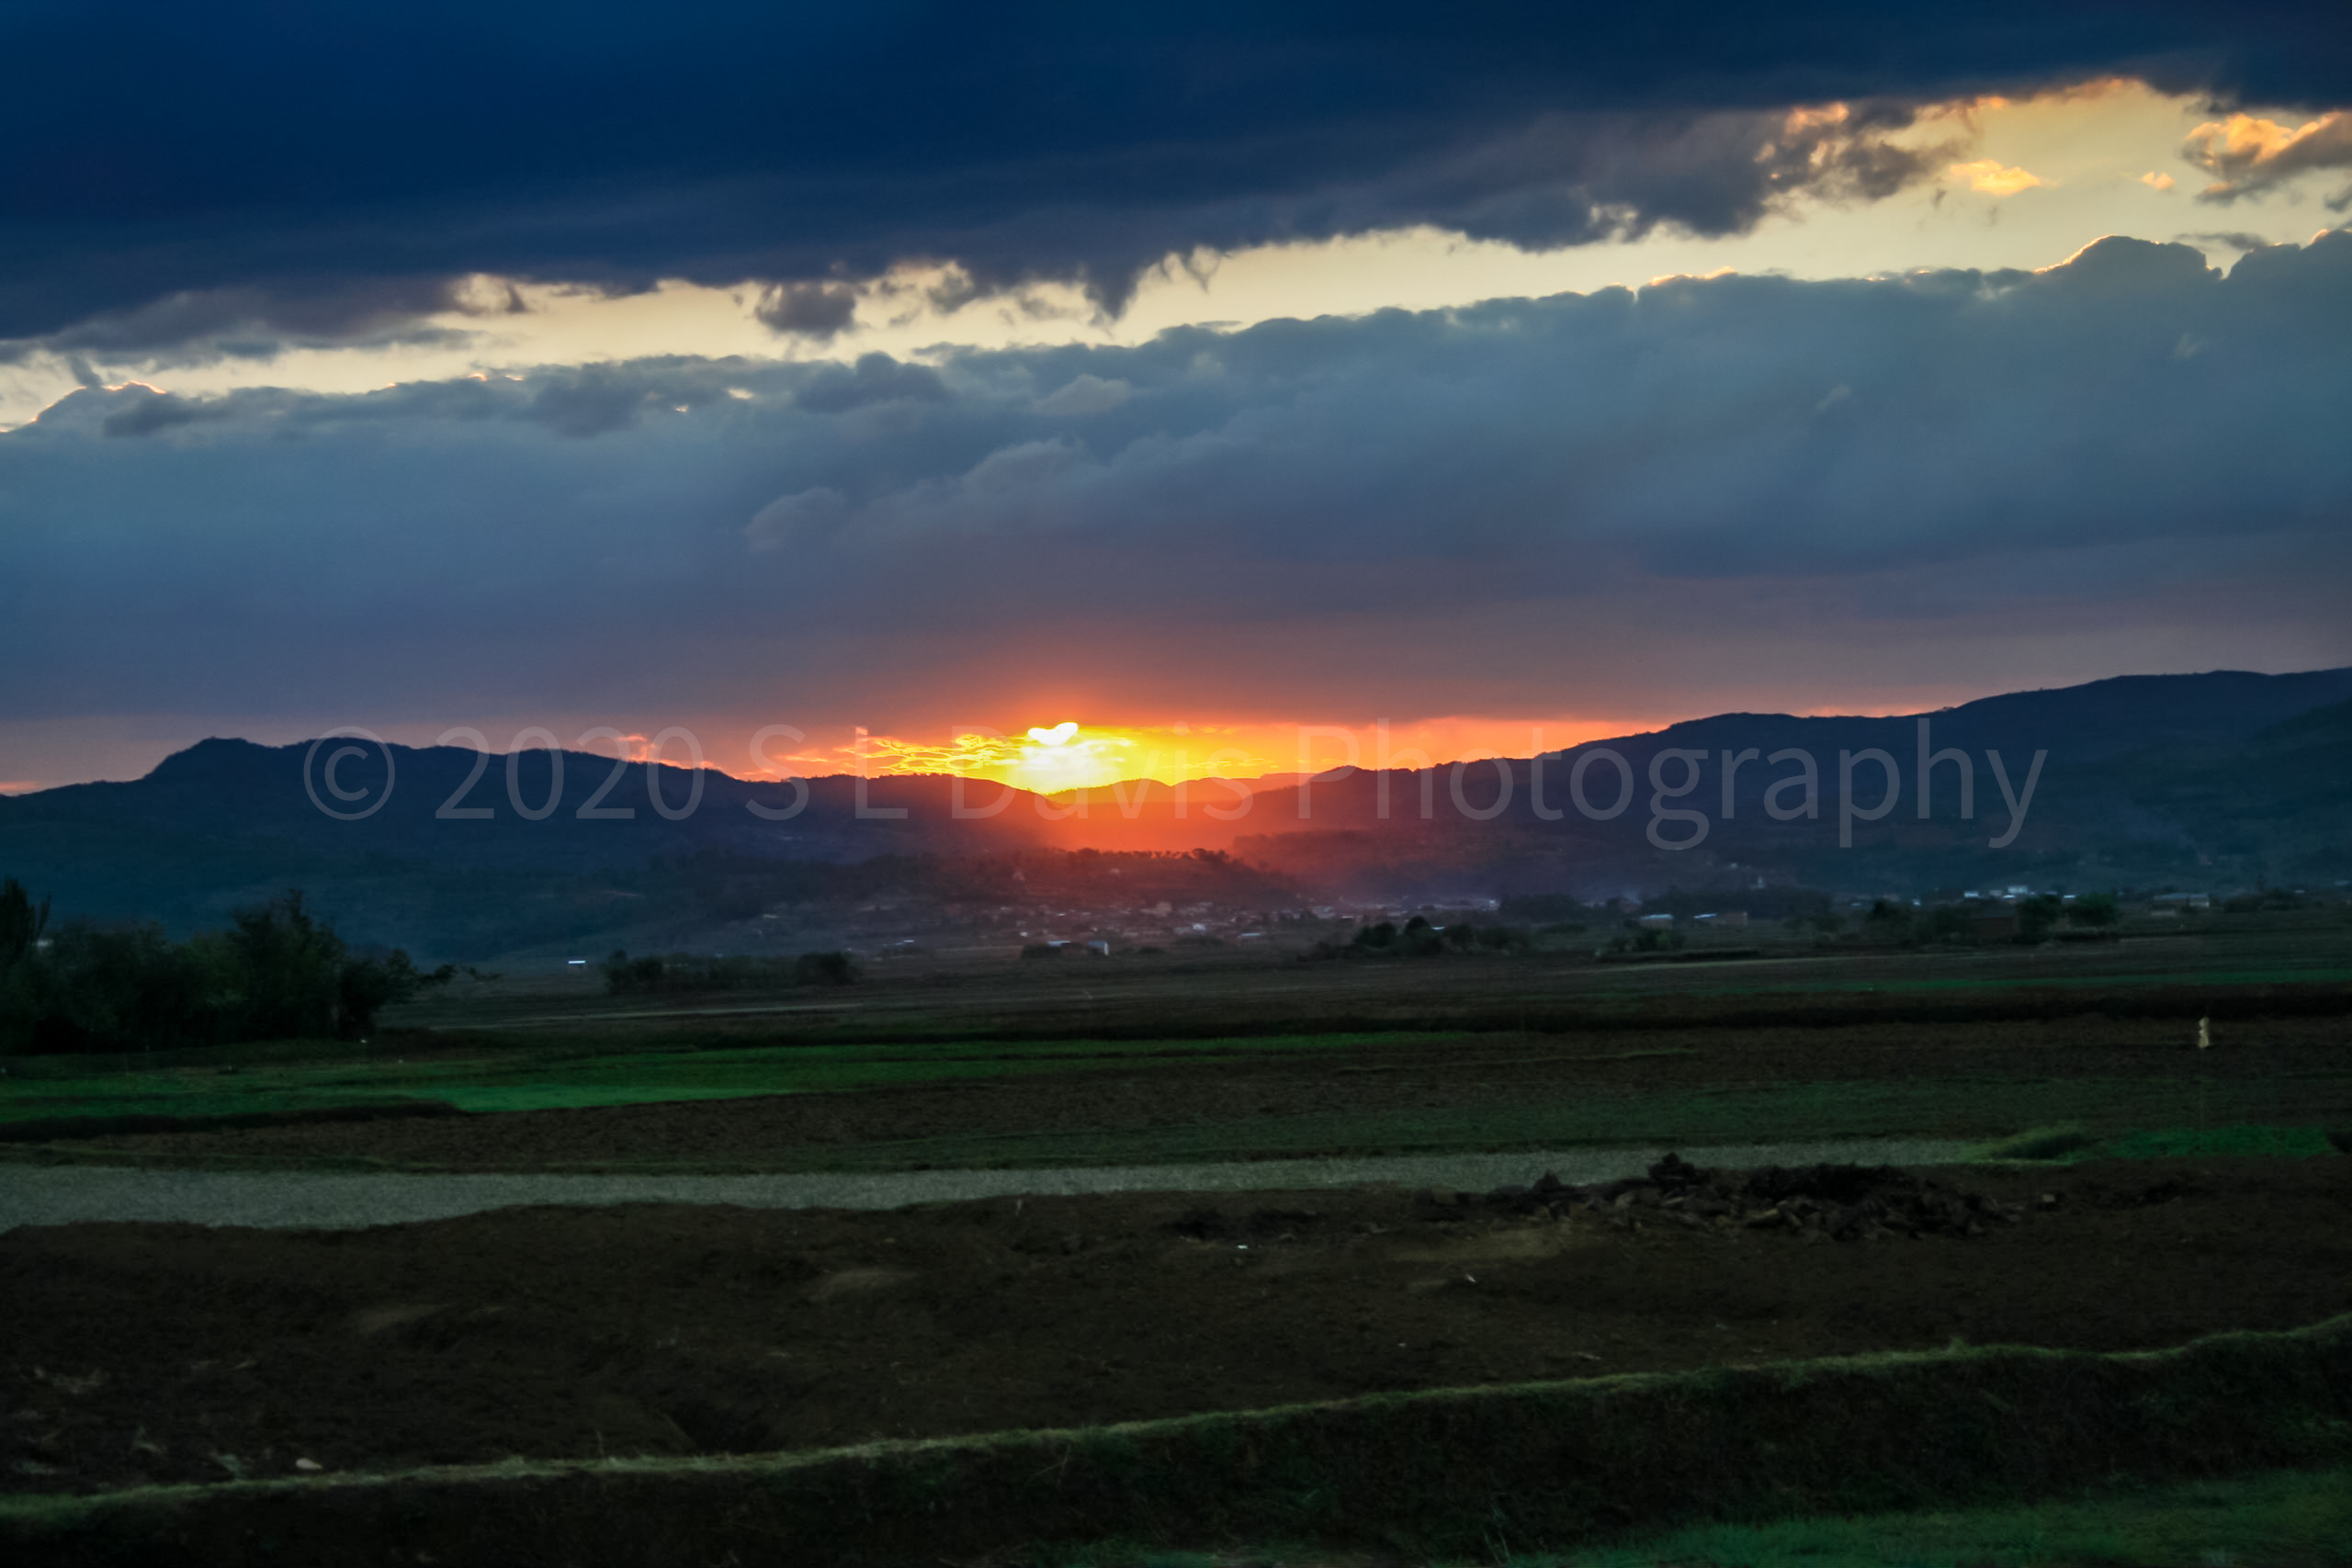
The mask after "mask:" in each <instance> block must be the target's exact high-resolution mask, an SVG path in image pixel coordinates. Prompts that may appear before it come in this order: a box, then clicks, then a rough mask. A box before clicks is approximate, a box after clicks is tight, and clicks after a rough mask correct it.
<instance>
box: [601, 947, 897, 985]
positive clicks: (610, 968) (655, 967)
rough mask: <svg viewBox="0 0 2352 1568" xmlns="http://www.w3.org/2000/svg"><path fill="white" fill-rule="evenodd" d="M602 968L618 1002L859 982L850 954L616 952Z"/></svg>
mask: <svg viewBox="0 0 2352 1568" xmlns="http://www.w3.org/2000/svg"><path fill="white" fill-rule="evenodd" d="M603 967H604V971H605V990H606V991H608V992H610V993H611V994H612V995H614V996H628V995H653V994H664V993H666V994H676V993H679V992H689V991H742V990H763V989H764V990H777V989H782V988H783V987H786V986H846V985H849V984H851V983H852V982H854V980H856V978H857V969H856V966H855V965H854V964H851V962H850V956H849V954H848V953H802V954H801V955H800V956H799V957H797V958H755V957H752V955H751V954H749V953H726V954H721V955H717V956H713V957H707V958H706V957H698V956H696V955H695V954H692V953H667V954H664V955H663V956H662V957H659V958H656V957H653V956H651V955H650V954H649V955H648V956H646V957H643V958H631V957H630V956H629V955H628V953H625V952H623V951H622V950H621V949H619V948H615V949H614V950H613V953H612V955H611V956H610V957H608V958H606V959H605V962H604V965H603Z"/></svg>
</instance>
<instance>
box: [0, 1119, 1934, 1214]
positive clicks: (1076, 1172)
mask: <svg viewBox="0 0 2352 1568" xmlns="http://www.w3.org/2000/svg"><path fill="white" fill-rule="evenodd" d="M1970 1147H1971V1145H1966V1144H1960V1143H1950V1142H1931V1141H1924V1140H1899V1141H1892V1140H1871V1141H1862V1142H1848V1143H1826V1144H1744V1145H1725V1146H1720V1147H1714V1148H1703V1149H1702V1148H1686V1149H1684V1150H1682V1151H1681V1152H1682V1154H1683V1155H1684V1156H1685V1157H1686V1158H1689V1159H1691V1160H1692V1161H1693V1162H1694V1163H1697V1164H1701V1165H1707V1166H1728V1167H1731V1168H1752V1167H1756V1166H1764V1165H1812V1164H1814V1163H1815V1162H1818V1161H1833V1162H1835V1161H1844V1160H1852V1161H1855V1162H1857V1163H1860V1164H1864V1165H1905V1166H1919V1165H1946V1164H1951V1163H1952V1162H1954V1161H1956V1160H1959V1159H1961V1158H1962V1157H1964V1156H1965V1155H1966V1153H1967V1151H1968V1149H1969V1148H1970ZM1666 1152H1667V1151H1666V1150H1664V1149H1662V1148H1638V1149H1589V1148H1587V1149H1573V1150H1566V1151H1561V1152H1557V1153H1549V1154H1545V1153H1534V1154H1507V1155H1420V1156H1394V1157H1387V1158H1374V1159H1283V1160H1237V1161H1227V1162H1225V1163H1222V1164H1216V1165H1137V1166H1108V1167H1096V1168H1076V1169H1062V1170H919V1171H903V1172H895V1173H892V1174H889V1175H881V1176H854V1175H784V1176H536V1175H524V1174H517V1175H472V1174H468V1175H381V1176H377V1175H311V1174H307V1173H304V1172H300V1171H201V1170H134V1169H126V1168H120V1167H115V1166H25V1165H18V1166H6V1167H0V1231H6V1230H13V1229H15V1228H16V1227H17V1226H18V1225H62V1224H74V1223H75V1222H78V1221H85V1220H161V1221H179V1222H185V1223H190V1224H203V1225H251V1226H256V1227H260V1228H264V1229H279V1230H284V1229H322V1230H359V1229H364V1228H365V1227H367V1226H368V1225H389V1224H407V1223H410V1222H413V1221H418V1220H440V1219H448V1218H451V1217H453V1216H455V1215H458V1214H472V1213H481V1212H482V1211H484V1210H487V1209H505V1208H515V1207H520V1206H526V1205H530V1204H540V1203H570V1204H586V1205H596V1204H611V1203H731V1204H736V1205H739V1206H741V1207H744V1208H754V1209H817V1208H825V1209H896V1208H900V1207H903V1206H905V1205H907V1204H910V1203H938V1202H954V1201H960V1200H964V1199H969V1198H1006V1197H1012V1196H1015V1195H1022V1196H1027V1195H1032V1194H1038V1195H1042V1194H1071V1193H1083V1192H1150V1191H1160V1192H1195V1191H1252V1190H1255V1191H1282V1190H1301V1189H1306V1188H1315V1187H1354V1186H1363V1185H1367V1184H1371V1183H1394V1184H1397V1185H1399V1186H1406V1187H1436V1188H1448V1189H1456V1190H1469V1191H1484V1190H1487V1189H1489V1188H1492V1187H1497V1186H1500V1185H1502V1184H1503V1183H1505V1182H1525V1181H1532V1180H1533V1179H1535V1178H1536V1177H1537V1176H1539V1175H1541V1174H1542V1173H1543V1172H1544V1171H1546V1170H1549V1171H1552V1172H1554V1173H1555V1174H1556V1175H1557V1176H1558V1177H1559V1178H1560V1179H1561V1180H1563V1181H1566V1182H1569V1183H1571V1184H1581V1183H1584V1182H1590V1181H1610V1180H1614V1179H1617V1178H1619V1177H1623V1176H1635V1175H1639V1174H1640V1173H1641V1172H1642V1171H1643V1170H1644V1169H1645V1168H1647V1167H1648V1166H1649V1165H1650V1164H1651V1163H1652V1162H1653V1161H1655V1160H1657V1159H1658V1158H1659V1157H1661V1156H1663V1155H1664V1154H1665V1153H1666Z"/></svg>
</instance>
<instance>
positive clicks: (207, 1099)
mask: <svg viewBox="0 0 2352 1568" xmlns="http://www.w3.org/2000/svg"><path fill="white" fill-rule="evenodd" d="M1450 1038H1453V1036H1452V1035H1451V1034H1448V1033H1446V1032H1428V1031H1399V1032H1393V1033H1381V1034H1363V1033H1347V1034H1300V1035H1272V1036H1256V1037H1238V1038H1229V1039H1221V1040H1220V1039H1207V1040H1194V1039H1177V1040H1142V1041H1124V1040H1121V1041H1113V1040H1103V1041H1085V1040H1080V1041H1040V1042H1035V1043H1020V1044H1007V1045H1002V1046H996V1047H989V1048H977V1047H975V1046H974V1045H973V1044H972V1043H970V1042H943V1043H888V1044H840V1045H797V1044H796V1045H765V1046H760V1045H745V1046H735V1047H720V1048H711V1049H701V1050H695V1049H679V1048H673V1049H668V1050H656V1051H642V1050H640V1051H638V1052H633V1053H628V1054H626V1055H623V1054H616V1053H611V1052H583V1051H580V1050H576V1049H558V1050H552V1051H550V1050H539V1051H532V1052H527V1053H515V1052H482V1053H481V1054H480V1055H467V1056H461V1057H458V1058H457V1059H454V1060H453V1059H451V1058H449V1057H447V1056H446V1055H420V1057H419V1059H418V1060H417V1061H415V1062H413V1063H410V1062H406V1061H403V1060H400V1059H394V1060H390V1061H387V1060H385V1059H384V1055H383V1053H382V1052H381V1051H380V1050H379V1051H376V1052H373V1053H370V1054H369V1055H367V1056H366V1057H364V1058H363V1059H361V1060H358V1061H355V1060H353V1059H352V1057H351V1055H350V1051H351V1048H350V1047H342V1048H336V1047H334V1046H331V1045H329V1046H326V1047H325V1049H327V1050H329V1051H333V1052H334V1055H321V1056H317V1057H314V1058H312V1059H310V1060H307V1061H295V1062H284V1063H271V1064H266V1065H258V1066H253V1067H249V1068H239V1069H237V1070H235V1071H233V1072H230V1073H225V1074H224V1073H223V1071H222V1070H221V1068H220V1067H219V1066H195V1067H163V1068H157V1069H153V1070H149V1071H132V1072H109V1073H92V1074H90V1075H88V1076H86V1077H34V1078H24V1077H13V1076H12V1077H8V1078H7V1079H6V1082H5V1084H0V1124H6V1122H23V1121H31V1120H35V1119H42V1118H51V1117H59V1116H71V1115H82V1116H125V1115H169V1116H187V1117H198V1116H219V1115H233V1114H237V1113H239V1112H247V1111H300V1110H304V1109H313V1108H319V1107H324V1106H340V1105H353V1104H366V1103H369V1102H377V1101H387V1100H403V1099H412V1100H447V1101H448V1102H449V1103H451V1104H454V1105H457V1106H458V1107H459V1108H460V1109H461V1110H467V1111H526V1110H545V1109H559V1108H571V1107H580V1106H593V1105H628V1104H640V1103H647V1102H652V1101H661V1100H709V1099H733V1098H738V1097H742V1096H747V1095H765V1094H796V1093H813V1092H824V1091H834V1090H842V1089H869V1088H876V1087H881V1086H884V1085H890V1084H906V1083H921V1082H931V1081H947V1080H954V1079H959V1078H971V1077H1003V1076H1007V1075H1016V1074H1022V1073H1051V1072H1067V1071H1086V1070H1089V1069H1092V1068H1099V1067H1106V1066H1107V1067H1115V1066H1132V1065H1134V1064H1135V1063H1137V1062H1148V1061H1152V1060H1155V1059H1166V1060H1171V1061H1183V1060H1188V1059H1196V1058H1202V1057H1229V1056H1232V1055H1240V1054H1248V1055H1269V1054H1274V1053H1283V1052H1345V1051H1355V1050H1361V1049H1364V1048H1367V1047H1395V1046H1413V1045H1420V1044H1428V1043H1435V1042H1437V1041H1442V1040H1446V1039H1450Z"/></svg>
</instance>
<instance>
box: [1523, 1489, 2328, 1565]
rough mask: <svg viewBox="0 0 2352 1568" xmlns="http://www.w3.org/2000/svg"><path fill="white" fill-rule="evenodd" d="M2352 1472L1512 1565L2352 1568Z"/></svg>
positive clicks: (1704, 1535) (1695, 1539) (1705, 1538)
mask: <svg viewBox="0 0 2352 1568" xmlns="http://www.w3.org/2000/svg"><path fill="white" fill-rule="evenodd" d="M2347 1483H2352V1475H2347V1474H2346V1472H2343V1471H2340V1470H2337V1471H2317V1472H2310V1471H2302V1472H2283V1473H2280V1472H2272V1473H2267V1474H2259V1475H2251V1476H2242V1477H2229V1478H2226V1479H2217V1480H2201V1481H2195V1482H2188V1483H2180V1484H2176V1485H2172V1486H2158V1487H2143V1488H2133V1489H2129V1490H2124V1491H2120V1492H2116V1493H2110V1494H2109V1495H2104V1496H2091V1497H2085V1498H2080V1499H2068V1500H2064V1501H2057V1502H2049V1503H2041V1504H2035V1505H2029V1506H1996V1507H1985V1508H1962V1509H1956V1510H1949V1511H1939V1512H1936V1513H1932V1514H1917V1513H1914V1514H1877V1515H1865V1516H1862V1517H1853V1518H1813V1519H1793V1520H1788V1521H1785V1522H1781V1523H1776V1524H1763V1525H1708V1526H1702V1527H1700V1528H1699V1529H1686V1530H1680V1531H1676V1532H1674V1533H1672V1534H1669V1535H1666V1536H1662V1537H1657V1538H1654V1539H1652V1540H1647V1541H1645V1542H1640V1543H1637V1544H1631V1545H1628V1546H1625V1547H1621V1548H1616V1549H1602V1550H1600V1551H1587V1552H1572V1553H1569V1554H1566V1555H1565V1556H1551V1555H1542V1554H1539V1555H1534V1556H1524V1557H1522V1556H1514V1557H1512V1558H1511V1560H1510V1568H1656V1565H1657V1564H1659V1563H1672V1562H1693V1563H1696V1562H1709V1563H1715V1562H1720V1563H1738V1564H1740V1565H1741V1568H1885V1565H1886V1564H1889V1563H1900V1564H1903V1565H1904V1568H2030V1565H2032V1564H2038V1563H2047V1562H2084V1563H2092V1562H2179V1563H2217V1564H2218V1563H2227V1562H2241V1563H2246V1564H2257V1563H2278V1562H2292V1563H2344V1562H2352V1545H2348V1544H2347V1542H2352V1485H2347Z"/></svg>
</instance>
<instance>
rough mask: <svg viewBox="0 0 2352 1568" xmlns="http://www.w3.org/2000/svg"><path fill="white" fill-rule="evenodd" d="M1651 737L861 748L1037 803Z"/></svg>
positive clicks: (1187, 732)
mask: <svg viewBox="0 0 2352 1568" xmlns="http://www.w3.org/2000/svg"><path fill="white" fill-rule="evenodd" d="M1651 728H1657V721H1650V720H1634V721H1629V720H1625V719H1581V718H1571V719H1553V720H1548V721H1544V722H1539V723H1524V722H1518V721H1510V720H1487V719H1466V718H1441V719H1428V720H1419V721H1415V722H1411V723H1400V724H1393V725H1392V724H1388V723H1386V722H1385V721H1375V722H1374V723H1372V724H1368V725H1365V724H1359V725H1273V724H1253V725H1195V724H1189V723H1183V722H1178V723H1172V724H1166V725H1091V724H1080V723H1079V722H1078V721H1076V720H1074V719H1063V720H1060V721H1058V722H1057V724H1054V725H1051V726H1044V725H1040V726H1036V727H1034V728H1030V729H1028V730H1027V731H1026V732H1025V733H1024V732H1013V733H1007V732H1006V731H1003V730H999V729H993V728H981V727H978V726H975V725H961V726H957V727H956V734H955V739H954V740H953V741H952V742H951V743H949V744H945V745H937V744H928V743H925V742H922V741H919V740H910V739H906V738H904V737H901V736H893V735H876V736H872V737H869V738H868V739H867V740H866V741H865V747H866V750H865V767H866V771H867V772H868V773H871V774H873V775H874V776H876V777H884V776H888V775H889V774H893V773H899V774H905V773H956V774H960V775H961V776H963V777H965V778H968V779H985V780H989V781H990V782H993V783H997V784H1014V785H1017V786H1019V787H1020V788H1022V789H1026V790H1033V791H1035V792H1036V793H1038V794H1040V795H1058V794H1060V793H1062V792H1063V791H1065V790H1073V789H1103V788H1105V787H1107V786H1109V785H1112V784H1125V783H1131V782H1133V781H1136V780H1139V779H1151V780H1155V781H1157V782H1159V783H1160V784H1182V783H1184V782H1187V781H1197V780H1202V779H1255V778H1263V777H1266V776H1267V775H1269V774H1272V775H1277V776H1282V777H1287V776H1289V775H1292V774H1298V773H1322V772H1325V771H1327V770H1329V769H1332V768H1338V767H1343V766H1348V765H1351V764H1352V765H1354V766H1357V767H1365V768H1377V767H1391V768H1425V767H1432V766H1438V767H1442V766H1444V765H1446V764H1448V763H1452V762H1455V761H1463V760H1464V759H1476V758H1483V757H1525V756H1530V755H1532V754H1533V753H1534V752H1536V751H1542V750H1560V749H1561V748H1563V747H1567V746H1576V745H1581V744H1582V743H1584V742H1585V741H1588V740H1595V739H1602V738H1604V737H1608V736H1612V735H1625V734H1630V733H1634V732H1637V731H1641V730H1645V729H1651Z"/></svg>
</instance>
